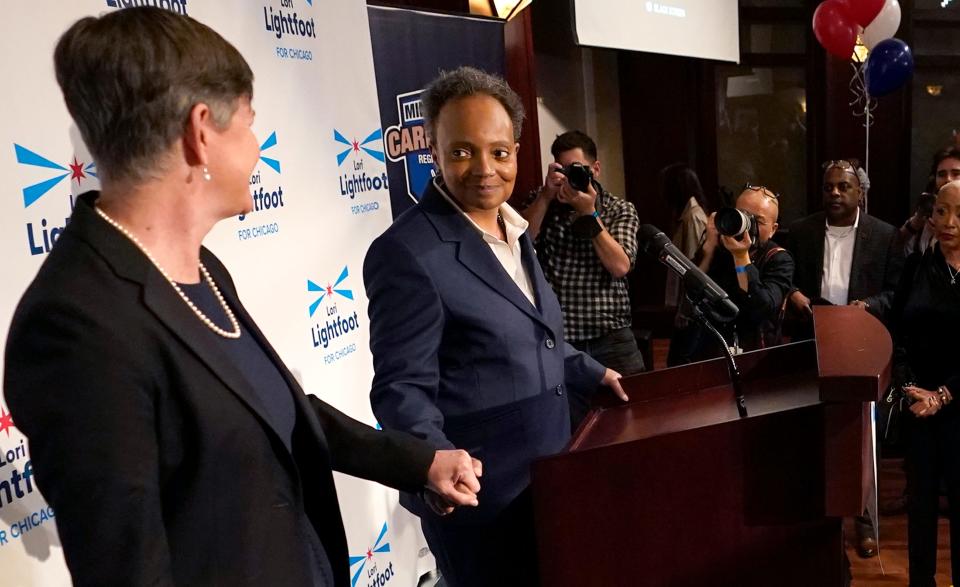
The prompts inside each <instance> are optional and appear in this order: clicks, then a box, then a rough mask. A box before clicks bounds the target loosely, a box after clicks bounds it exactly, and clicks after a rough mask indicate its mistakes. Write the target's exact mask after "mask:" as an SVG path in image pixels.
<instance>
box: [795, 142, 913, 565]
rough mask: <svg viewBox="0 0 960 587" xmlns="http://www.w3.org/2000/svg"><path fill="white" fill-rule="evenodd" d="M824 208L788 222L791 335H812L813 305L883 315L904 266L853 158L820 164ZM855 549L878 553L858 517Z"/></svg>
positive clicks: (899, 245) (866, 522) (893, 233)
mask: <svg viewBox="0 0 960 587" xmlns="http://www.w3.org/2000/svg"><path fill="white" fill-rule="evenodd" d="M823 169H824V173H823V184H822V190H823V211H821V212H817V213H815V214H811V215H810V216H807V217H806V218H802V219H800V220H797V221H796V222H794V223H793V225H791V226H790V233H789V237H788V238H787V240H786V244H787V249H788V250H789V251H790V253H791V254H792V255H793V258H794V260H795V261H796V267H795V269H794V274H793V284H794V290H793V291H792V292H791V293H790V298H789V299H790V306H791V307H792V308H793V309H794V310H795V311H796V312H795V313H796V314H799V320H800V324H799V327H798V328H797V329H796V330H795V331H794V333H793V334H794V337H795V338H803V337H805V336H810V335H812V332H813V328H812V320H810V317H811V316H812V315H813V310H812V306H813V305H815V304H833V305H847V304H851V305H855V306H859V307H861V308H865V309H866V310H867V311H869V312H871V313H873V314H875V315H876V316H878V317H880V318H881V319H882V318H884V317H885V316H886V314H887V311H888V310H889V307H890V304H891V302H892V299H893V291H894V289H895V288H896V285H897V281H898V280H899V279H900V270H901V269H902V267H903V241H902V240H901V239H900V238H899V235H898V231H897V229H896V228H894V227H893V226H892V225H890V224H887V223H886V222H883V221H882V220H878V219H876V218H874V217H872V216H869V215H868V214H866V213H865V212H863V211H862V210H861V209H860V202H861V201H862V199H863V194H864V193H865V192H866V191H867V190H868V189H869V188H870V183H869V179H868V178H867V174H866V173H865V172H864V171H863V169H861V168H860V166H859V164H858V162H857V161H856V160H852V161H848V160H843V159H841V160H838V161H827V162H826V163H824V164H823ZM856 528H857V552H858V553H859V554H860V556H861V557H864V558H868V557H872V556H874V555H875V554H876V540H875V536H874V535H875V533H874V531H873V525H872V523H871V521H870V519H869V517H867V516H866V515H864V516H861V517H858V518H857V524H856Z"/></svg>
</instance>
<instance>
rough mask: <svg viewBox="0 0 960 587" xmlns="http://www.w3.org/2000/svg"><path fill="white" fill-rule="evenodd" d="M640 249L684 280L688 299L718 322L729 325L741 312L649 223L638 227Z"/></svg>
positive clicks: (713, 282)
mask: <svg viewBox="0 0 960 587" xmlns="http://www.w3.org/2000/svg"><path fill="white" fill-rule="evenodd" d="M640 246H641V248H642V249H643V252H645V253H647V254H648V255H652V256H654V257H657V258H658V259H660V262H661V263H663V264H664V265H666V266H667V267H669V268H670V269H671V270H672V271H673V272H674V273H676V274H677V275H679V276H680V277H681V278H682V279H683V285H684V287H685V288H686V296H687V298H688V299H689V300H690V301H691V302H692V303H693V304H694V305H695V306H697V307H699V308H701V310H704V311H706V312H708V313H709V314H710V316H711V317H712V318H714V319H715V320H717V321H719V322H730V321H731V320H733V319H734V318H736V317H737V314H739V313H740V309H739V308H737V305H736V304H734V303H733V302H732V301H730V296H728V295H727V292H725V291H723V288H721V287H720V286H719V285H717V282H715V281H714V280H712V279H710V278H709V277H708V276H707V275H706V274H705V273H704V272H703V271H701V270H700V268H699V267H697V266H696V265H694V264H693V261H691V260H690V259H688V258H687V257H686V256H685V255H684V254H683V253H681V252H680V250H679V249H677V247H676V246H674V244H673V243H672V242H671V241H670V239H669V238H667V235H665V234H663V232H662V231H661V230H660V229H659V228H657V227H656V226H654V225H652V224H644V225H643V226H641V227H640Z"/></svg>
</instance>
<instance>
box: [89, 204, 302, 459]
mask: <svg viewBox="0 0 960 587" xmlns="http://www.w3.org/2000/svg"><path fill="white" fill-rule="evenodd" d="M98 197H99V193H98V192H87V193H85V194H83V195H81V196H80V198H78V200H77V204H76V206H75V208H74V211H73V215H72V216H71V218H70V224H71V226H73V227H74V229H75V230H76V233H75V234H77V236H78V237H79V238H81V239H83V240H84V241H86V242H87V243H88V244H89V245H90V246H91V247H92V248H93V249H94V250H96V251H97V253H98V254H99V255H100V256H101V257H103V259H104V260H105V261H106V262H107V263H108V264H109V265H110V266H111V267H112V268H113V270H114V272H115V273H116V274H117V276H118V277H120V278H122V279H127V280H130V281H133V282H135V283H139V284H140V285H141V287H142V288H143V303H144V305H146V307H147V309H148V310H149V311H150V312H151V313H153V314H154V316H156V317H157V319H158V320H160V322H161V323H163V324H164V326H166V327H167V329H168V330H169V331H170V332H171V333H172V334H173V336H174V337H176V338H177V339H179V340H180V342H181V343H183V344H184V346H186V347H187V348H189V349H190V351H191V352H193V354H194V355H196V356H197V358H198V359H200V361H201V362H202V363H203V364H205V365H206V366H207V367H208V368H209V369H210V370H211V371H212V372H213V373H214V374H215V375H216V376H217V378H218V379H220V381H222V382H223V384H224V386H225V387H226V388H227V389H229V390H230V392H231V393H233V395H234V396H236V397H237V399H239V400H240V401H241V402H242V403H243V404H245V405H246V406H247V407H248V408H249V409H250V410H251V411H252V412H253V413H254V414H255V415H256V417H257V418H258V419H259V420H260V421H261V422H262V423H263V426H264V427H265V428H266V429H267V430H270V431H271V432H272V433H273V434H274V435H276V437H277V439H278V440H279V439H280V435H279V433H278V432H277V431H276V430H275V429H274V428H273V426H272V424H271V423H270V419H269V418H267V417H266V415H265V414H266V411H265V408H264V406H263V403H262V402H261V401H260V398H259V396H257V394H256V392H255V391H254V390H253V388H252V387H251V386H250V384H249V383H247V380H246V378H244V376H243V375H242V374H241V373H240V371H239V370H237V368H236V367H234V365H233V363H232V362H231V360H230V358H229V357H227V356H226V355H225V354H224V353H223V352H222V351H220V349H218V348H217V347H216V345H211V344H207V343H205V342H204V340H208V339H207V335H208V331H207V327H206V325H204V323H203V322H201V321H200V319H199V318H198V317H197V316H196V315H195V314H194V313H193V311H192V310H191V309H190V308H189V307H187V305H186V304H185V303H184V302H183V300H182V299H180V296H179V295H177V292H176V291H174V289H173V287H171V285H170V283H168V282H167V280H166V279H165V278H164V277H163V276H162V275H161V274H160V272H159V271H157V269H156V268H155V267H154V266H153V265H152V264H151V263H150V261H149V259H147V258H146V256H144V254H143V253H142V252H141V251H140V250H139V249H138V248H137V247H136V245H134V244H133V243H132V242H130V240H129V239H127V238H126V237H125V236H123V235H122V234H120V232H118V231H117V230H116V229H114V228H113V227H112V226H110V225H109V224H107V222H106V221H105V220H103V219H102V218H100V217H99V216H98V215H97V213H96V212H95V211H94V209H93V208H94V203H95V202H96V199H97V198H98ZM207 254H208V255H209V253H207ZM206 264H208V265H209V263H206ZM215 279H216V281H217V285H218V286H219V287H220V288H221V292H222V293H224V295H225V296H227V295H228V294H229V295H230V296H231V297H230V299H229V300H228V301H229V303H230V306H231V308H233V309H234V310H237V309H242V306H240V304H239V301H237V300H236V296H235V295H233V294H232V292H230V289H231V288H229V287H224V285H225V281H226V280H225V277H224V276H220V275H217V276H215ZM242 315H244V316H246V312H242ZM246 317H247V319H248V320H247V325H249V324H250V321H249V316H246ZM264 348H268V347H264ZM280 372H281V373H282V374H284V376H286V370H285V369H283V368H282V367H281V368H280ZM301 395H302V394H301Z"/></svg>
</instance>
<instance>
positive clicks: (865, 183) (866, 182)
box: [857, 167, 870, 193]
mask: <svg viewBox="0 0 960 587" xmlns="http://www.w3.org/2000/svg"><path fill="white" fill-rule="evenodd" d="M857 179H858V180H860V189H862V190H863V193H867V192H869V191H870V178H869V177H867V172H866V170H865V169H864V168H863V167H857Z"/></svg>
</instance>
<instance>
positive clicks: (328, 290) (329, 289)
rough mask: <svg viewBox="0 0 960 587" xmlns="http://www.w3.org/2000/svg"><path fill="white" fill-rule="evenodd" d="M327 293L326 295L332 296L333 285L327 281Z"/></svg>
mask: <svg viewBox="0 0 960 587" xmlns="http://www.w3.org/2000/svg"><path fill="white" fill-rule="evenodd" d="M327 295H328V296H332V295H333V286H332V285H330V284H329V283H328V284H327Z"/></svg>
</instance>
